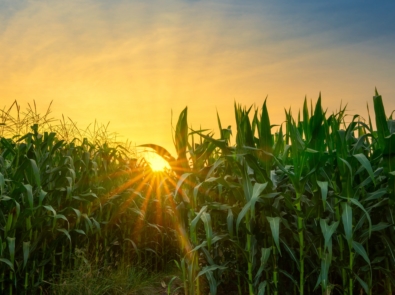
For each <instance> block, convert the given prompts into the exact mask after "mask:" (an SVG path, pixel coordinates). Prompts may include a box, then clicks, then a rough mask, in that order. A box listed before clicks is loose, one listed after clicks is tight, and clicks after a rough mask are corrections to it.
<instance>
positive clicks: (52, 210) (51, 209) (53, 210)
mask: <svg viewBox="0 0 395 295" xmlns="http://www.w3.org/2000/svg"><path fill="white" fill-rule="evenodd" d="M43 207H44V208H45V209H47V210H48V211H51V212H52V214H53V216H56V211H55V209H54V208H53V207H52V206H51V205H48V206H43Z"/></svg>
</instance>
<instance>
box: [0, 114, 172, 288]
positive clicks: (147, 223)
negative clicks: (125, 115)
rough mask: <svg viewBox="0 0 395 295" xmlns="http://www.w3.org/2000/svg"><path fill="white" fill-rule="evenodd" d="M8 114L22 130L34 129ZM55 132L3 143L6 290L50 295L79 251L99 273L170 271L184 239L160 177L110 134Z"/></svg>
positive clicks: (0, 202)
mask: <svg viewBox="0 0 395 295" xmlns="http://www.w3.org/2000/svg"><path fill="white" fill-rule="evenodd" d="M18 114H19V113H18ZM32 114H33V113H32V112H28V117H29V116H30V117H31V118H34V116H32ZM21 117H22V116H19V118H21ZM4 118H6V119H7V120H3V122H4V124H5V125H3V126H2V127H4V128H8V127H10V128H11V127H12V126H14V127H15V126H17V128H16V127H15V128H16V129H15V130H16V131H21V130H24V129H23V128H22V125H23V124H22V123H23V122H25V124H28V123H31V120H30V121H29V120H25V121H23V120H20V119H18V117H17V118H16V119H15V118H14V119H13V120H10V117H9V116H8V117H4ZM10 122H11V123H10ZM15 122H16V123H17V124H14V123H15ZM21 122H22V123H21ZM34 122H35V121H33V123H34ZM38 123H40V122H38ZM41 123H42V122H41ZM12 124H14V125H12ZM14 127H12V128H14ZM52 127H53V126H52ZM52 127H51V126H49V125H45V124H44V126H43V128H44V131H41V129H40V128H41V127H40V125H39V124H33V125H32V126H31V129H30V130H31V131H30V132H28V133H26V134H24V135H19V133H18V132H17V134H15V135H14V136H12V137H5V136H2V137H1V138H0V228H1V231H0V293H1V294H23V293H28V294H35V293H40V294H42V293H45V292H46V290H47V289H48V288H50V283H51V282H52V283H51V284H54V283H55V281H54V280H60V281H62V277H63V274H64V273H67V271H69V270H71V269H73V267H74V266H75V263H76V262H75V261H76V251H78V249H85V251H87V252H89V253H91V254H92V255H91V257H92V258H91V261H90V263H92V264H93V265H94V266H95V267H96V268H102V267H104V268H106V269H109V268H110V269H114V270H116V269H117V267H118V266H119V265H121V264H122V265H129V266H131V265H141V264H148V265H150V266H151V267H152V269H153V270H155V271H160V270H164V269H165V268H166V265H167V264H168V262H169V261H171V260H172V259H174V258H176V256H175V254H174V253H173V252H171V249H172V248H175V247H176V240H175V235H174V230H173V229H172V226H171V225H172V224H173V221H172V219H173V214H172V208H171V207H170V205H169V202H168V201H167V200H168V194H166V193H162V192H161V186H160V185H159V184H160V183H159V178H156V177H155V175H154V174H153V173H151V171H150V168H149V167H148V166H147V165H145V164H144V161H139V160H137V159H136V158H133V157H131V155H133V153H132V152H131V151H130V150H128V149H127V148H126V147H125V146H122V145H119V144H117V143H116V142H113V141H111V137H110V136H106V132H105V131H106V130H104V129H103V130H102V131H103V132H102V133H100V129H99V132H98V130H97V129H96V133H93V135H95V134H96V135H100V134H101V135H103V136H102V137H100V136H96V137H95V136H93V137H91V139H88V138H79V137H78V136H77V138H73V139H70V137H68V138H66V137H65V136H61V137H59V133H60V134H61V132H59V133H55V132H51V131H48V129H51V128H52ZM65 128H67V126H65ZM6 130H9V129H6ZM45 130H47V131H45ZM73 130H75V129H73ZM63 131H67V130H66V129H64V130H63ZM4 134H8V133H4ZM66 134H68V135H71V134H74V135H75V133H73V132H66ZM81 134H82V133H79V135H81ZM63 135H64V134H63ZM77 135H78V134H77ZM93 141H94V142H93ZM157 195H158V196H160V197H158V198H157ZM158 216H159V217H160V218H158Z"/></svg>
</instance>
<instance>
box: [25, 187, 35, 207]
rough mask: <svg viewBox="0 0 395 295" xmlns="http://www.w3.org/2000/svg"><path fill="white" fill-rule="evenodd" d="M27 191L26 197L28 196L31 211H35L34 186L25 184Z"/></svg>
mask: <svg viewBox="0 0 395 295" xmlns="http://www.w3.org/2000/svg"><path fill="white" fill-rule="evenodd" d="M23 186H24V187H25V191H26V196H27V202H28V204H29V207H30V209H33V191H32V186H31V185H30V184H24V185H23Z"/></svg>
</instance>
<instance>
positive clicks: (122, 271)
mask: <svg viewBox="0 0 395 295" xmlns="http://www.w3.org/2000/svg"><path fill="white" fill-rule="evenodd" d="M81 252H82V251H81ZM81 252H80V254H79V257H78V258H77V259H76V260H75V264H76V266H75V267H74V268H73V269H68V270H66V271H65V272H64V273H61V274H60V275H57V276H55V277H54V278H53V279H52V280H51V281H50V282H48V285H49V288H48V289H47V293H48V294H57V295H74V294H81V295H82V294H84V295H85V294H87V295H89V294H92V295H110V294H111V295H153V294H168V284H169V282H170V280H171V279H172V277H173V276H174V270H173V272H172V271H170V272H169V273H154V272H152V266H150V265H146V266H145V267H144V265H128V264H125V262H122V264H121V265H119V266H118V267H116V268H113V267H107V268H106V267H98V266H95V265H94V264H92V263H91V262H90V261H94V259H86V258H85V257H84V256H86V253H81ZM172 283H173V284H172V285H171V286H170V289H169V290H170V292H169V293H171V294H176V291H175V292H173V291H174V290H175V289H176V288H177V285H176V283H177V282H172Z"/></svg>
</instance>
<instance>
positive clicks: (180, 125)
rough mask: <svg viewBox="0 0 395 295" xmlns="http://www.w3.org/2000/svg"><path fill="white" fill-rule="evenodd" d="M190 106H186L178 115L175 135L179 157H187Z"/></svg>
mask: <svg viewBox="0 0 395 295" xmlns="http://www.w3.org/2000/svg"><path fill="white" fill-rule="evenodd" d="M187 118H188V107H186V108H185V109H184V110H183V111H182V112H181V113H180V116H179V117H178V121H177V125H176V131H175V135H174V145H175V147H176V151H177V155H178V159H182V158H185V157H186V149H187V146H188V119H187Z"/></svg>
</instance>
